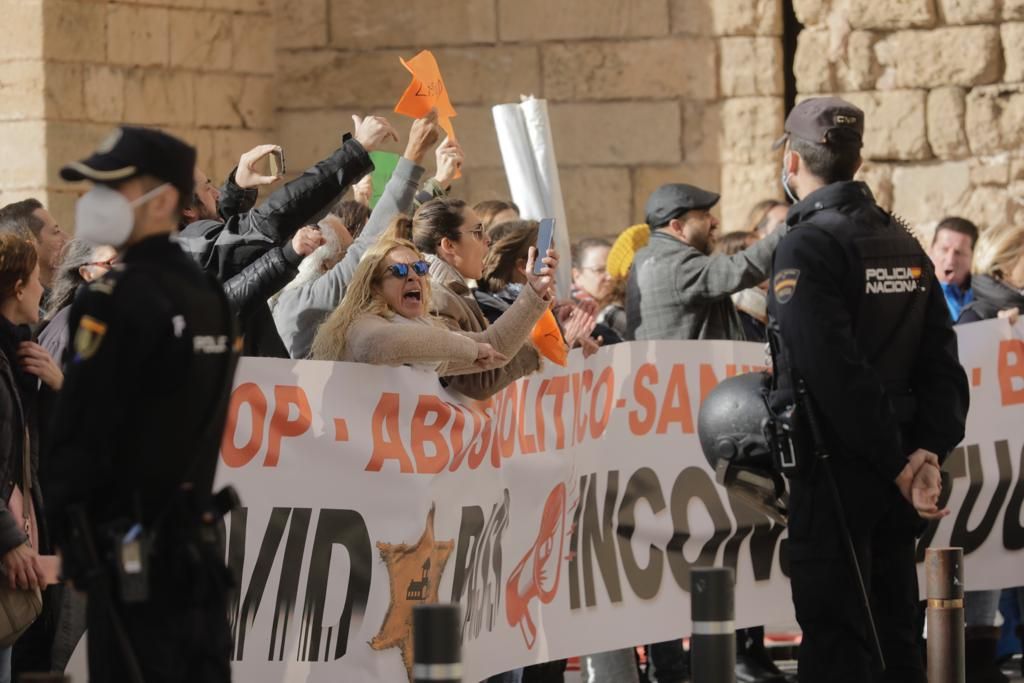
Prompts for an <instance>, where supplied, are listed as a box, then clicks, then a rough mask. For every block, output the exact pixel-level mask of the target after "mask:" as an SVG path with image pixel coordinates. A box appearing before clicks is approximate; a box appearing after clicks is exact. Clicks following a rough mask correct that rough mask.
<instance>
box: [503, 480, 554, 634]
mask: <svg viewBox="0 0 1024 683" xmlns="http://www.w3.org/2000/svg"><path fill="white" fill-rule="evenodd" d="M565 517H566V491H565V484H559V485H558V486H556V487H555V488H554V489H553V490H552V491H551V493H550V494H548V500H547V502H546V503H544V512H543V514H542V515H541V520H540V531H538V532H537V540H536V541H535V542H534V544H533V547H532V548H530V550H529V551H527V553H526V555H524V556H523V559H522V560H520V561H519V564H517V565H516V568H515V569H513V570H512V574H511V576H509V577H508V582H507V583H506V584H505V616H506V617H507V618H508V623H509V626H516V625H518V626H519V628H520V630H522V632H523V640H525V641H526V647H527V648H528V649H530V650H532V649H533V645H534V643H535V642H536V641H537V627H536V625H534V623H533V619H532V618H531V615H530V602H531V601H532V600H534V599H537V600H540V601H541V603H542V604H545V605H546V604H548V603H550V602H551V601H552V600H554V599H555V595H557V594H558V582H559V579H560V578H561V573H562V550H563V547H564V545H565Z"/></svg>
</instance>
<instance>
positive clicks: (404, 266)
mask: <svg viewBox="0 0 1024 683" xmlns="http://www.w3.org/2000/svg"><path fill="white" fill-rule="evenodd" d="M410 268H411V269H412V272H414V273H416V274H417V275H418V276H420V277H425V276H426V275H427V273H429V272H430V264H429V263H427V262H426V261H416V262H415V263H393V264H391V265H390V266H388V267H387V268H386V269H385V270H386V271H387V272H388V273H389V274H390V275H391V276H392V277H397V278H399V279H404V278H407V277H409V269H410Z"/></svg>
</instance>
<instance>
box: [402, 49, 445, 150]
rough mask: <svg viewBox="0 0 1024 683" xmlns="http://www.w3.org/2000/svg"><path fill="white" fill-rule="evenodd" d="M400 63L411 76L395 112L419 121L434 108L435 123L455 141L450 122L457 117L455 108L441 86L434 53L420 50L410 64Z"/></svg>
mask: <svg viewBox="0 0 1024 683" xmlns="http://www.w3.org/2000/svg"><path fill="white" fill-rule="evenodd" d="M399 61H400V62H402V66H404V67H405V68H406V69H408V71H409V73H411V74H412V83H410V84H409V87H408V88H406V89H405V93H404V94H403V95H402V99H400V100H399V101H398V104H396V105H395V113H396V114H404V115H406V116H411V117H412V118H414V119H419V118H423V117H424V116H426V115H427V114H429V113H430V110H431V109H433V108H435V107H436V108H437V119H438V124H439V125H440V126H441V128H442V129H443V130H444V132H445V133H447V134H448V137H449V138H451V139H452V140H454V139H455V129H454V128H453V127H452V122H451V119H452V117H454V116H456V113H455V108H454V107H453V106H452V103H451V100H450V99H448V88H446V87H445V85H444V79H443V78H442V77H441V69H440V67H438V65H437V60H436V59H435V58H434V54H433V53H432V52H431V51H430V50H423V51H422V52H420V53H419V54H418V55H416V56H415V57H413V58H412V59H410V60H409V61H405V60H404V59H401V58H399Z"/></svg>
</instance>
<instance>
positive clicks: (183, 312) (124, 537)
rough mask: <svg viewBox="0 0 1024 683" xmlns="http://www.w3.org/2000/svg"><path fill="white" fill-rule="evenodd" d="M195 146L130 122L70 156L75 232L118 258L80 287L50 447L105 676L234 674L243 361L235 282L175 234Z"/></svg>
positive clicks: (52, 492) (70, 567) (55, 494)
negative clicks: (225, 520)
mask: <svg viewBox="0 0 1024 683" xmlns="http://www.w3.org/2000/svg"><path fill="white" fill-rule="evenodd" d="M195 159H196V153H195V150H194V149H193V148H192V147H190V146H188V145H186V144H185V143H184V142H182V141H180V140H178V139H176V138H173V137H171V136H169V135H166V134H164V133H162V132H159V131H156V130H150V129H144V128H130V127H124V128H120V129H118V130H117V131H115V133H114V134H113V135H112V136H111V137H110V138H109V139H108V140H107V141H106V142H104V143H103V144H102V145H101V147H100V148H99V149H98V150H97V151H96V153H94V154H93V155H92V156H90V157H89V158H87V159H85V160H83V161H80V162H73V163H70V164H68V165H67V166H65V167H64V168H63V169H62V171H61V175H62V176H63V177H64V178H65V179H67V180H72V181H75V180H90V181H92V183H93V187H92V189H91V190H89V192H87V193H86V194H85V195H84V196H83V197H82V198H81V199H79V201H78V204H77V207H76V220H75V228H76V231H75V232H76V237H78V238H79V239H84V240H87V241H89V242H91V243H93V244H109V245H112V246H114V247H115V248H117V249H118V251H119V254H120V265H118V266H116V267H115V268H114V269H113V270H112V271H111V272H110V274H109V275H108V276H107V277H104V278H102V279H100V280H98V281H96V282H94V283H92V284H91V285H88V286H87V287H86V288H85V290H84V292H83V293H81V294H80V295H79V297H78V298H77V300H76V301H75V303H74V304H73V307H72V310H71V315H70V327H71V339H72V343H71V345H70V347H69V350H68V353H67V356H66V358H65V368H66V379H65V383H64V389H63V391H62V393H61V396H60V401H59V406H58V415H57V419H56V421H55V423H54V428H55V430H56V435H55V438H54V448H53V451H52V453H51V454H50V457H49V459H48V460H49V462H48V465H49V469H50V475H49V477H50V482H51V484H50V489H49V491H48V495H49V497H50V500H51V501H52V507H51V510H52V511H53V512H54V514H55V515H57V517H56V518H55V519H54V520H53V522H54V525H55V540H56V542H57V545H58V546H59V547H60V549H61V552H62V554H63V556H64V574H65V576H66V577H67V578H68V579H70V580H71V581H72V582H73V583H74V584H75V586H76V587H78V588H80V589H84V590H85V591H87V593H88V596H89V601H88V633H89V636H88V643H89V672H90V680H93V681H119V682H120V681H128V682H135V681H142V680H144V681H146V682H147V683H153V682H154V681H228V680H230V676H231V670H230V664H229V658H230V651H231V635H230V631H229V628H228V624H227V617H226V597H225V596H226V594H227V588H228V584H229V577H228V574H227V570H226V569H225V567H224V565H223V559H222V557H223V556H222V555H221V554H220V552H219V551H218V537H217V534H216V528H215V526H214V525H215V522H216V518H217V517H216V514H215V507H214V504H213V502H214V497H213V496H212V494H211V491H212V487H213V479H214V471H215V469H216V464H217V459H218V452H219V446H220V439H221V435H222V433H223V429H224V421H225V416H226V412H227V405H228V399H229V396H230V389H231V384H232V380H233V377H234V371H235V363H236V353H235V348H236V335H235V332H234V329H233V320H234V317H233V315H232V313H231V311H230V309H229V306H228V302H227V300H226V298H225V295H224V291H223V288H222V287H221V286H220V284H219V283H218V282H217V281H216V280H214V279H213V277H212V276H208V275H205V274H204V273H203V272H202V271H200V270H199V268H198V266H196V265H195V263H194V262H193V261H192V260H191V259H190V258H189V257H188V255H186V254H185V252H184V251H183V250H182V249H181V247H179V246H178V245H177V244H176V243H175V242H174V241H172V240H171V234H172V233H173V232H175V231H176V229H177V225H178V221H179V218H180V215H181V209H182V206H183V205H184V204H185V203H187V201H188V200H190V199H191V196H192V184H193V168H194V166H195Z"/></svg>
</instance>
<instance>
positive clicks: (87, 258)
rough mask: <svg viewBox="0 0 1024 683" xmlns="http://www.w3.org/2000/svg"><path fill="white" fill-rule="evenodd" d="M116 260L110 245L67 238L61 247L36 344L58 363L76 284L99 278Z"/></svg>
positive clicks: (66, 337)
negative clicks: (99, 244)
mask: <svg viewBox="0 0 1024 683" xmlns="http://www.w3.org/2000/svg"><path fill="white" fill-rule="evenodd" d="M116 259H117V252H116V251H115V250H114V248H113V247H109V246H105V245H104V246H99V247H96V246H93V245H91V244H89V243H88V242H83V241H82V240H71V241H70V242H68V243H67V245H66V246H65V247H64V251H63V253H62V254H61V261H60V267H59V268H58V269H57V272H56V274H55V275H54V276H53V285H52V287H51V289H50V298H49V302H48V304H47V307H46V316H45V317H44V318H43V324H42V325H41V326H40V328H39V334H38V337H39V344H40V345H41V346H42V347H43V348H44V349H46V350H47V351H49V352H50V355H51V356H53V358H54V360H56V361H57V362H58V363H60V362H61V359H62V358H63V357H64V349H65V348H67V345H68V336H69V332H68V313H70V311H71V302H73V301H74V300H75V295H76V294H78V289H79V287H81V286H82V285H85V284H88V283H90V282H92V281H93V280H96V279H99V278H101V277H103V276H104V275H105V274H106V273H107V271H109V270H110V269H111V268H112V267H113V265H114V263H115V261H116Z"/></svg>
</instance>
